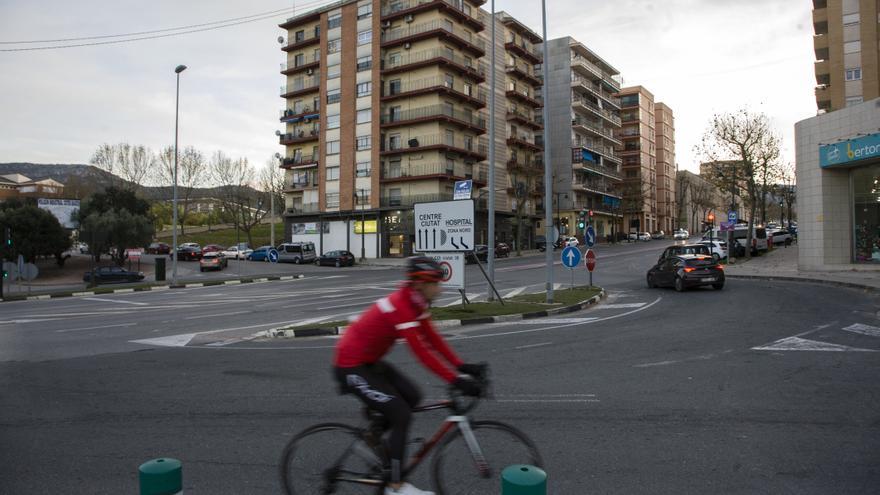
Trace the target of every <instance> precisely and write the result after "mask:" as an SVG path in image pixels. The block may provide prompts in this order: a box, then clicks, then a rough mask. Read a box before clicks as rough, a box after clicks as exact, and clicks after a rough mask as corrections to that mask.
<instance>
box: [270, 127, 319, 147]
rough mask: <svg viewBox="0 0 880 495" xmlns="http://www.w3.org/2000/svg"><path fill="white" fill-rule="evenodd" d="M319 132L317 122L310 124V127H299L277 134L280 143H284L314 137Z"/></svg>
mask: <svg viewBox="0 0 880 495" xmlns="http://www.w3.org/2000/svg"><path fill="white" fill-rule="evenodd" d="M319 132H320V127H319V126H318V125H317V124H315V125H313V126H311V128H303V127H299V128H297V129H294V131H293V132H288V133H286V134H282V135H281V136H279V141H280V142H281V144H285V143H291V142H294V141H296V140H309V139H316V138H317V136H318V133H319Z"/></svg>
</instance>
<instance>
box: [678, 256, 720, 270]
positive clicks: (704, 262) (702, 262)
mask: <svg viewBox="0 0 880 495" xmlns="http://www.w3.org/2000/svg"><path fill="white" fill-rule="evenodd" d="M685 264H686V265H687V266H691V267H694V268H705V267H707V266H713V265H715V260H713V259H712V258H695V259H692V260H687V261H686V262H685Z"/></svg>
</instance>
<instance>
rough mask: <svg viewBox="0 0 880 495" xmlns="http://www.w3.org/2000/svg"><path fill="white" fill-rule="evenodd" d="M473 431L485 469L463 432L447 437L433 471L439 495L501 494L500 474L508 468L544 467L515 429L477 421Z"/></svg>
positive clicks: (533, 447)
mask: <svg viewBox="0 0 880 495" xmlns="http://www.w3.org/2000/svg"><path fill="white" fill-rule="evenodd" d="M470 427H471V430H473V433H474V437H476V439H477V443H478V444H479V447H480V451H481V452H482V453H483V458H484V459H485V461H486V466H479V464H478V462H477V459H475V457H474V455H473V454H472V452H471V449H470V448H469V447H468V445H467V443H466V441H465V439H464V436H463V435H462V433H461V430H458V431H457V432H456V433H455V434H453V435H450V436H448V437H446V440H445V441H444V442H443V443H442V444H441V445H440V448H439V450H438V451H437V454H436V455H435V456H434V460H433V463H432V469H431V471H432V472H431V474H432V477H433V482H434V487H435V488H436V489H437V495H466V494H467V495H471V494H474V495H478V494H479V495H485V494H487V493H498V490H499V487H500V486H501V471H502V470H504V468H506V467H507V466H510V465H511V464H529V465H532V466H538V467H543V464H544V463H543V461H542V460H541V454H540V453H539V452H538V448H537V447H535V444H534V443H533V442H532V441H531V440H530V439H529V437H527V436H526V435H525V433H523V432H521V431H519V430H517V429H516V428H514V427H513V426H510V425H507V424H504V423H500V422H497V421H475V422H473V423H470Z"/></svg>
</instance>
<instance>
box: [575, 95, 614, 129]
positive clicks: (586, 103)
mask: <svg viewBox="0 0 880 495" xmlns="http://www.w3.org/2000/svg"><path fill="white" fill-rule="evenodd" d="M571 104H572V107H574V109H575V110H580V111H585V112H590V113H592V114H594V115H597V116H599V117H602V118H603V119H605V120H607V121H609V122H611V123H612V124H615V125H616V126H617V127H620V117H618V116H617V115H615V114H613V113H612V112H610V111H608V110H605V109H604V108H601V107H600V106H599V105H597V104H595V103H593V102H592V101H590V100H587V99H585V98H581V97H578V96H574V95H572V98H571Z"/></svg>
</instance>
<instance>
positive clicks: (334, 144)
mask: <svg viewBox="0 0 880 495" xmlns="http://www.w3.org/2000/svg"><path fill="white" fill-rule="evenodd" d="M327 154H328V155H338V154H339V141H327Z"/></svg>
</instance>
